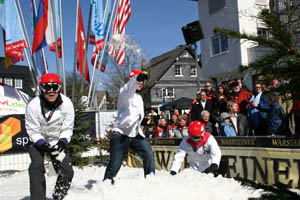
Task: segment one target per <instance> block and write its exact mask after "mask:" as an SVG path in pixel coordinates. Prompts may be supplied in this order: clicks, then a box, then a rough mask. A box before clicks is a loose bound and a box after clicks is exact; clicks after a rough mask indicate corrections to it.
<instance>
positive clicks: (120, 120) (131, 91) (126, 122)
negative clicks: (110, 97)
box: [113, 76, 145, 137]
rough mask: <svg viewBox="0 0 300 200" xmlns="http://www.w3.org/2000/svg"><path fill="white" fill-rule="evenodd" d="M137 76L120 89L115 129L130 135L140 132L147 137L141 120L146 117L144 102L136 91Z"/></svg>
mask: <svg viewBox="0 0 300 200" xmlns="http://www.w3.org/2000/svg"><path fill="white" fill-rule="evenodd" d="M136 78H137V76H134V77H132V78H131V79H129V81H128V82H127V83H126V84H125V85H124V86H123V87H122V88H121V89H120V92H119V96H118V116H117V118H116V121H115V124H114V128H113V131H116V132H119V133H120V134H123V135H127V136H128V137H135V136H137V135H138V134H140V135H142V136H143V137H145V135H144V133H143V131H142V127H141V122H142V120H143V118H144V102H143V99H142V97H141V95H140V94H138V93H136V88H137V86H138V83H139V82H138V81H137V80H136Z"/></svg>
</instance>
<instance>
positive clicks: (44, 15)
mask: <svg viewBox="0 0 300 200" xmlns="http://www.w3.org/2000/svg"><path fill="white" fill-rule="evenodd" d="M49 1H51V0H40V3H39V8H38V13H37V17H36V21H37V23H36V26H35V29H34V36H33V44H32V54H33V53H34V52H36V51H37V50H39V49H41V48H42V47H45V46H47V45H50V44H51V43H53V42H55V39H54V35H53V33H54V32H53V28H52V27H53V25H52V23H53V21H52V12H51V7H50V5H51V3H49Z"/></svg>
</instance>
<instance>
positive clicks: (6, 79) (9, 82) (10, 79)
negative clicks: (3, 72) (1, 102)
mask: <svg viewBox="0 0 300 200" xmlns="http://www.w3.org/2000/svg"><path fill="white" fill-rule="evenodd" d="M4 84H6V85H9V86H13V79H12V78H4Z"/></svg>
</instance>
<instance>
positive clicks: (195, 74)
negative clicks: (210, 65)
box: [191, 66, 197, 77]
mask: <svg viewBox="0 0 300 200" xmlns="http://www.w3.org/2000/svg"><path fill="white" fill-rule="evenodd" d="M196 76H197V68H196V66H191V77H196Z"/></svg>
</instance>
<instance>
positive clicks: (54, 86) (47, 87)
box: [41, 83, 61, 93]
mask: <svg viewBox="0 0 300 200" xmlns="http://www.w3.org/2000/svg"><path fill="white" fill-rule="evenodd" d="M60 89H61V85H60V84H58V83H44V84H43V85H42V86H41V90H42V92H44V93H50V92H54V93H58V92H59V91H60Z"/></svg>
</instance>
